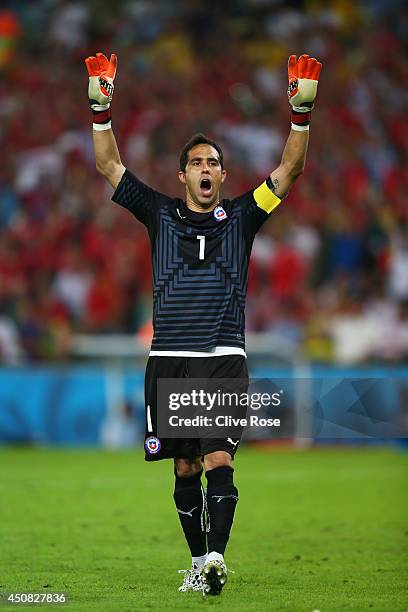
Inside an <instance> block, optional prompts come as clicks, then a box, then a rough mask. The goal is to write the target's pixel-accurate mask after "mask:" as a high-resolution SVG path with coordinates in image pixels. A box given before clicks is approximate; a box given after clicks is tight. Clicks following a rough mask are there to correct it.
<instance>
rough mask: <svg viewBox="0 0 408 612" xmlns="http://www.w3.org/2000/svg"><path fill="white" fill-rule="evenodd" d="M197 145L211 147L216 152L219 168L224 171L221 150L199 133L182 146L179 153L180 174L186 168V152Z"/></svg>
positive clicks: (217, 145) (212, 141)
mask: <svg viewBox="0 0 408 612" xmlns="http://www.w3.org/2000/svg"><path fill="white" fill-rule="evenodd" d="M199 144H208V145H210V146H211V147H214V149H215V150H216V151H217V153H218V155H219V158H220V164H221V168H222V169H224V155H223V153H222V149H221V147H220V145H219V144H217V143H216V142H214V140H211V139H210V138H207V136H205V135H204V134H201V133H199V134H194V136H193V137H192V138H190V140H189V141H188V142H187V143H186V144H185V145H184V147H183V149H182V151H181V153H180V170H181V171H182V172H185V171H186V166H187V162H188V152H189V151H190V149H192V148H193V147H195V146H197V145H199Z"/></svg>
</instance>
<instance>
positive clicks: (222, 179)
mask: <svg viewBox="0 0 408 612" xmlns="http://www.w3.org/2000/svg"><path fill="white" fill-rule="evenodd" d="M226 178H227V171H226V170H221V183H223V182H224V181H225V179H226Z"/></svg>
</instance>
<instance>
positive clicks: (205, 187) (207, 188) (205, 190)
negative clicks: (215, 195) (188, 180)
mask: <svg viewBox="0 0 408 612" xmlns="http://www.w3.org/2000/svg"><path fill="white" fill-rule="evenodd" d="M200 189H201V193H202V194H203V196H206V197H208V196H210V195H211V193H212V185H211V181H210V179H208V178H203V179H201V182H200Z"/></svg>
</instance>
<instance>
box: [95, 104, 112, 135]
mask: <svg viewBox="0 0 408 612" xmlns="http://www.w3.org/2000/svg"><path fill="white" fill-rule="evenodd" d="M91 109H92V115H93V129H94V130H96V131H97V132H100V131H103V130H109V129H110V128H111V127H112V124H111V120H112V111H111V108H110V104H93V105H92V107H91Z"/></svg>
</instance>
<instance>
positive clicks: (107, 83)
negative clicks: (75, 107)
mask: <svg viewBox="0 0 408 612" xmlns="http://www.w3.org/2000/svg"><path fill="white" fill-rule="evenodd" d="M85 65H86V68H87V70H88V75H89V85H88V98H89V104H90V105H91V109H92V112H93V115H94V117H93V121H94V123H93V128H94V130H108V129H109V128H110V127H111V110H110V103H111V101H112V96H113V91H114V85H113V81H114V79H115V74H116V66H117V57H116V55H115V54H114V53H112V55H111V56H110V60H109V61H108V58H107V57H106V56H105V55H104V54H103V53H97V54H96V57H95V56H93V55H91V56H90V57H87V58H86V60H85Z"/></svg>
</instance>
